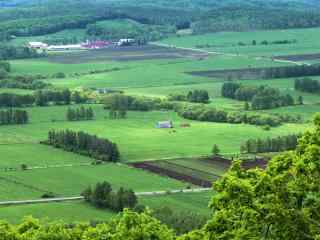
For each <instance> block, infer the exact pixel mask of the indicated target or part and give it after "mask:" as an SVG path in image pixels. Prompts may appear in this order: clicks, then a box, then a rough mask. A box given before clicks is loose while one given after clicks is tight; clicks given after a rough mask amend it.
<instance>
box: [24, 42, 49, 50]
mask: <svg viewBox="0 0 320 240" xmlns="http://www.w3.org/2000/svg"><path fill="white" fill-rule="evenodd" d="M28 47H29V48H32V49H46V48H47V47H48V44H46V43H43V42H29V43H28Z"/></svg>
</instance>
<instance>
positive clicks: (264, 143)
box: [240, 134, 302, 153]
mask: <svg viewBox="0 0 320 240" xmlns="http://www.w3.org/2000/svg"><path fill="white" fill-rule="evenodd" d="M301 137H302V134H291V135H287V136H280V137H276V138H267V139H260V138H258V139H249V140H247V141H246V142H244V143H243V144H242V145H241V147H240V150H241V152H242V153H268V152H283V151H287V150H294V149H296V147H297V145H298V139H299V138H301Z"/></svg>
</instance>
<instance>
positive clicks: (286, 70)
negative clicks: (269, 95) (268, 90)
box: [263, 64, 320, 79]
mask: <svg viewBox="0 0 320 240" xmlns="http://www.w3.org/2000/svg"><path fill="white" fill-rule="evenodd" d="M319 74H320V65H319V64H318V65H310V66H308V65H301V66H298V65H297V66H288V67H274V68H266V69H264V71H263V78H265V79H271V78H292V77H304V76H318V75H319Z"/></svg>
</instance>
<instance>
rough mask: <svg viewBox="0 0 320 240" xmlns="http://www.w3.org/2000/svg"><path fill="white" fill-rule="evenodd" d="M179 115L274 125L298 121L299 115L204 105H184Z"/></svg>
mask: <svg viewBox="0 0 320 240" xmlns="http://www.w3.org/2000/svg"><path fill="white" fill-rule="evenodd" d="M177 112H178V114H179V116H181V117H183V118H185V119H190V120H196V121H207V122H222V123H232V124H240V123H245V124H251V125H258V126H270V127H276V126H279V125H281V124H282V123H283V122H298V121H301V119H300V117H293V116H290V115H279V114H277V115H276V114H273V115H271V114H253V113H246V112H228V111H225V110H218V109H215V108H211V107H204V106H184V107H181V108H179V109H178V110H177Z"/></svg>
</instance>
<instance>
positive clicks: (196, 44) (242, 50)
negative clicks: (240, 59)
mask: <svg viewBox="0 0 320 240" xmlns="http://www.w3.org/2000/svg"><path fill="white" fill-rule="evenodd" d="M319 36H320V28H310V29H293V30H272V31H271V30H270V31H254V32H221V33H213V34H205V35H198V36H184V37H173V38H169V39H165V40H163V41H162V43H165V44H169V45H174V46H178V47H190V48H201V49H205V50H208V51H216V52H222V53H232V54H238V53H239V54H244V55H250V56H280V55H291V54H310V53H319V52H320V50H319V48H320V44H319V41H318V39H319ZM253 40H256V42H257V45H255V46H253V45H252V41H253ZM264 40H267V41H268V42H272V41H283V40H296V41H297V42H296V43H292V44H269V45H261V44H260V43H261V42H262V41H264ZM239 42H242V43H244V44H246V46H239V45H238V43H239Z"/></svg>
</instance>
